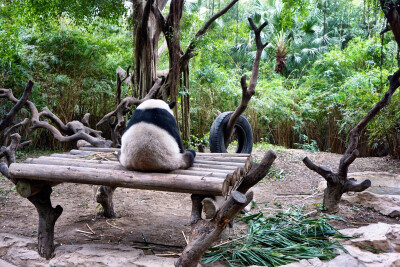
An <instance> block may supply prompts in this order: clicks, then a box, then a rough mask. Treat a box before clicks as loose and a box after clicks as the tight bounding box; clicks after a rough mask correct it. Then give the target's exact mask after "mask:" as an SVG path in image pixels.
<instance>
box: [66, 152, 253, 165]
mask: <svg viewBox="0 0 400 267" xmlns="http://www.w3.org/2000/svg"><path fill="white" fill-rule="evenodd" d="M114 152H115V151H114ZM99 153H106V152H95V151H84V150H76V149H73V150H71V151H70V154H71V155H81V156H85V155H101V154H99ZM107 153H109V152H107ZM104 155H105V156H114V155H113V154H104ZM196 159H198V160H206V161H219V162H235V163H246V162H248V161H250V160H251V157H250V156H248V157H228V156H226V157H221V156H205V155H202V153H197V154H196Z"/></svg>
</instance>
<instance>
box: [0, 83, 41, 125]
mask: <svg viewBox="0 0 400 267" xmlns="http://www.w3.org/2000/svg"><path fill="white" fill-rule="evenodd" d="M32 87H33V82H32V81H31V80H29V81H28V84H27V85H26V88H25V90H24V93H23V94H22V97H21V98H20V99H19V100H18V101H17V103H16V104H15V106H14V107H13V108H12V109H11V110H10V112H8V113H7V114H6V115H4V117H3V118H2V120H1V121H0V131H2V130H4V129H5V128H7V127H8V126H9V125H10V124H11V123H12V122H13V120H14V118H15V116H16V115H17V113H18V111H19V110H20V109H21V108H22V107H23V106H24V105H25V103H26V101H28V98H29V96H30V95H31V93H32ZM0 90H7V89H0ZM4 93H5V92H4ZM9 93H10V94H11V95H12V91H11V90H9ZM9 98H10V96H9Z"/></svg>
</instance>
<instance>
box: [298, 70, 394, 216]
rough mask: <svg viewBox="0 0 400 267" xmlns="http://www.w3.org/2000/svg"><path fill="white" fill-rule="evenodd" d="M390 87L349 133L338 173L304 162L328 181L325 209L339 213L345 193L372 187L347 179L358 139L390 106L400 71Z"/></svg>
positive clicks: (369, 184)
mask: <svg viewBox="0 0 400 267" xmlns="http://www.w3.org/2000/svg"><path fill="white" fill-rule="evenodd" d="M388 79H389V81H390V86H389V89H388V90H387V91H386V93H385V95H384V96H383V97H382V99H381V100H380V101H379V102H378V103H376V105H375V106H374V107H373V108H372V109H371V110H370V111H369V112H368V113H367V115H365V116H364V117H363V118H362V119H361V120H360V122H358V123H357V125H356V126H355V127H354V128H353V129H352V130H351V131H350V132H349V144H348V147H347V150H346V152H345V154H344V155H343V157H342V158H341V159H340V163H339V169H338V173H332V172H331V171H330V170H329V169H327V168H324V167H320V166H317V165H315V164H314V163H312V162H311V161H310V160H309V159H308V158H307V157H306V158H305V159H304V160H303V162H304V164H305V165H306V166H307V167H308V168H309V169H311V170H313V171H315V172H317V173H318V174H320V175H321V176H322V177H324V178H325V179H326V180H327V181H328V187H327V188H326V190H325V193H324V204H323V205H324V208H325V209H327V210H328V211H329V212H334V211H337V209H338V205H339V201H340V199H341V196H342V194H343V193H345V192H349V191H353V192H361V191H364V190H365V189H367V188H368V187H370V186H371V181H370V180H365V181H364V182H362V183H361V184H357V183H356V181H355V179H353V178H350V179H348V178H347V173H348V168H349V166H350V164H352V163H353V162H354V160H355V159H356V158H357V156H358V154H359V152H358V150H357V147H358V137H359V136H360V134H361V132H362V131H363V130H364V128H365V127H366V126H367V124H368V123H369V122H370V121H371V120H372V119H373V118H374V117H375V116H376V114H378V112H379V111H380V110H381V109H383V108H384V107H385V106H386V105H387V104H389V101H390V99H391V98H392V96H393V94H394V93H395V91H396V90H397V88H399V87H400V69H399V70H398V71H396V72H395V73H394V74H393V75H392V76H389V78H388Z"/></svg>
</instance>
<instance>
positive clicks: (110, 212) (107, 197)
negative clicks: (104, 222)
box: [96, 185, 117, 218]
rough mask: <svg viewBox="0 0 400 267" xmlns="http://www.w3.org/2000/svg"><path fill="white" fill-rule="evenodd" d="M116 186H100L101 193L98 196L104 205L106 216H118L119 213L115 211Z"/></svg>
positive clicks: (99, 201) (97, 198) (98, 199)
mask: <svg viewBox="0 0 400 267" xmlns="http://www.w3.org/2000/svg"><path fill="white" fill-rule="evenodd" d="M115 189H116V187H111V186H103V185H102V186H100V190H99V193H98V194H97V196H96V201H97V203H100V204H101V206H102V207H103V210H104V212H103V215H104V217H106V218H116V217H117V214H116V213H115V211H114V203H113V195H114V191H115Z"/></svg>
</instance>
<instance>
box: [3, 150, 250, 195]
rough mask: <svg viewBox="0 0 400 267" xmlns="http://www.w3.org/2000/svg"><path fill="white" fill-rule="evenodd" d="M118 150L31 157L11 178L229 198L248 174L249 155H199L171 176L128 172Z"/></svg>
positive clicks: (13, 168) (15, 166)
mask: <svg viewBox="0 0 400 267" xmlns="http://www.w3.org/2000/svg"><path fill="white" fill-rule="evenodd" d="M117 153H118V149H116V148H94V147H83V148H80V149H79V150H71V151H70V153H67V154H52V155H50V156H49V157H44V156H43V157H39V158H28V159H27V160H25V161H24V162H23V163H13V164H11V165H10V167H9V173H10V176H11V178H12V179H22V180H39V181H48V182H50V183H51V184H58V183H64V182H67V183H81V184H94V185H105V186H112V187H126V188H136V189H147V190H159V191H170V192H182V193H190V194H200V195H216V196H227V195H229V194H230V192H231V191H232V190H234V189H235V188H237V186H239V184H240V183H241V180H242V177H243V176H244V175H245V174H246V173H247V172H248V171H249V169H250V167H251V166H250V165H251V158H250V155H249V154H226V153H224V154H222V153H221V154H217V153H197V156H196V158H195V162H194V166H193V167H192V168H190V169H187V170H175V171H172V172H169V173H145V172H136V171H129V170H126V169H125V168H124V167H122V166H121V165H120V163H119V162H118V160H117Z"/></svg>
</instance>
